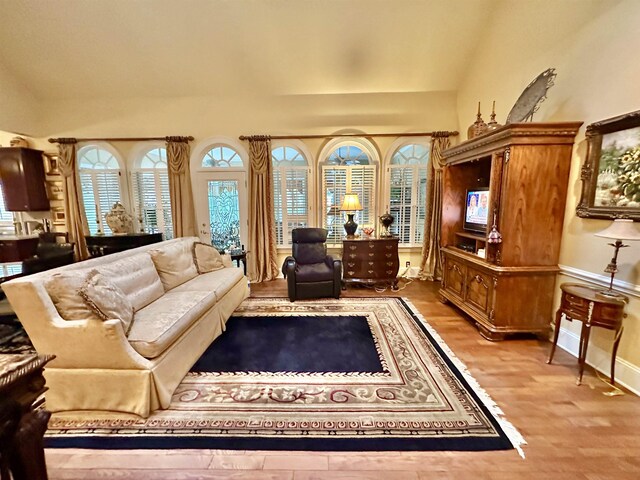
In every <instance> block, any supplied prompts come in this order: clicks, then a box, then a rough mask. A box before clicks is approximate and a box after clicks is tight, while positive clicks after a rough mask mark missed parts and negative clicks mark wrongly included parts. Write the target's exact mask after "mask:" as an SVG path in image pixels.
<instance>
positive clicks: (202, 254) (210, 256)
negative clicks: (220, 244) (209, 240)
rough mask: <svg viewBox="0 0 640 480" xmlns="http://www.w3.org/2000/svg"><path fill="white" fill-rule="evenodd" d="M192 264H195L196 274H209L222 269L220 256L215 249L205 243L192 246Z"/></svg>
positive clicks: (222, 264) (196, 243)
mask: <svg viewBox="0 0 640 480" xmlns="http://www.w3.org/2000/svg"><path fill="white" fill-rule="evenodd" d="M193 262H194V263H195V264H196V269H197V270H198V273H209V272H213V271H214V270H220V269H221V268H224V263H223V261H222V255H220V253H219V252H218V250H216V248H215V247H213V246H211V245H207V244H206V243H200V242H195V243H194V244H193Z"/></svg>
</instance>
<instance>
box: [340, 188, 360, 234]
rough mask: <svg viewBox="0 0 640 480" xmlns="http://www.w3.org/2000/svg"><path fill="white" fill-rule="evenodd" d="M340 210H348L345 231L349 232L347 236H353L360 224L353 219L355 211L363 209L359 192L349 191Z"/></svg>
mask: <svg viewBox="0 0 640 480" xmlns="http://www.w3.org/2000/svg"><path fill="white" fill-rule="evenodd" d="M340 210H341V211H343V212H347V222H346V223H345V224H344V231H345V232H347V237H353V236H354V234H355V233H356V229H357V228H358V224H357V223H356V222H354V221H353V216H354V215H355V212H358V211H360V210H362V205H360V200H359V199H358V194H357V193H347V194H346V195H345V196H344V200H343V201H342V206H341V207H340Z"/></svg>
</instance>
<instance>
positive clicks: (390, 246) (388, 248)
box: [385, 245, 393, 250]
mask: <svg viewBox="0 0 640 480" xmlns="http://www.w3.org/2000/svg"><path fill="white" fill-rule="evenodd" d="M385 247H386V248H387V250H391V249H392V248H393V245H385Z"/></svg>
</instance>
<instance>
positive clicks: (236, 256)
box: [229, 250, 249, 276]
mask: <svg viewBox="0 0 640 480" xmlns="http://www.w3.org/2000/svg"><path fill="white" fill-rule="evenodd" d="M247 253H249V252H247V251H245V250H231V251H230V252H229V255H231V261H232V262H233V261H234V260H235V262H236V265H237V266H238V268H240V260H242V266H243V267H244V274H245V276H246V275H247Z"/></svg>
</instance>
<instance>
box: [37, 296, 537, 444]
mask: <svg viewBox="0 0 640 480" xmlns="http://www.w3.org/2000/svg"><path fill="white" fill-rule="evenodd" d="M49 427H50V428H49V430H48V432H47V434H46V446H48V447H80V448H222V449H258V450H274V449H275V450H329V451H348V450H360V451H362V450H504V449H511V448H517V449H518V450H519V451H521V450H520V447H521V445H522V444H524V440H523V438H522V437H521V436H520V434H519V433H518V432H517V431H516V430H515V428H513V426H511V425H510V424H509V423H508V422H507V421H506V420H505V419H504V418H503V416H502V412H501V411H500V410H499V408H498V407H497V406H496V405H495V404H494V403H493V402H492V401H491V399H490V398H489V397H488V395H487V394H486V393H485V392H484V391H483V390H482V389H481V388H480V387H479V385H478V384H477V382H476V381H475V380H474V379H473V378H472V377H471V376H470V374H469V373H468V372H467V370H466V368H465V367H464V365H462V364H461V362H460V361H459V360H457V359H456V357H455V355H454V354H453V353H452V352H451V350H450V349H449V348H448V347H447V346H446V345H445V343H444V342H443V341H442V339H441V338H440V337H439V336H438V334H437V333H436V332H435V331H434V330H433V329H432V328H431V327H430V326H429V324H428V323H427V321H425V319H424V318H422V316H421V315H420V314H419V313H418V312H417V310H415V309H414V308H413V307H412V306H411V305H410V304H409V302H408V301H406V300H404V299H401V298H343V299H340V300H334V299H327V300H324V299H323V300H309V301H299V302H295V303H291V302H289V301H288V300H287V299H281V298H278V299H276V298H272V299H264V298H251V299H247V300H246V301H245V302H243V303H242V305H241V306H240V307H239V308H238V310H237V311H236V312H235V313H234V315H233V317H232V318H231V319H230V320H229V322H228V323H227V331H226V332H225V333H224V334H223V335H222V336H221V337H219V338H218V339H217V340H216V341H215V342H213V344H212V345H211V346H210V347H209V349H208V350H207V351H206V352H205V353H204V355H203V356H202V357H201V358H200V360H198V362H197V363H196V365H194V367H193V368H192V370H191V372H190V373H189V374H188V375H187V376H186V377H185V379H184V380H183V381H182V383H181V384H180V386H179V387H178V389H177V390H176V392H175V394H174V396H173V400H172V402H171V406H170V408H169V409H168V410H160V411H156V412H154V413H153V414H152V415H151V416H150V417H149V418H148V419H142V418H140V417H136V416H133V415H126V414H118V413H101V414H97V413H94V414H92V413H90V412H67V413H64V414H55V415H54V416H53V418H52V420H51V422H50V425H49Z"/></svg>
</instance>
